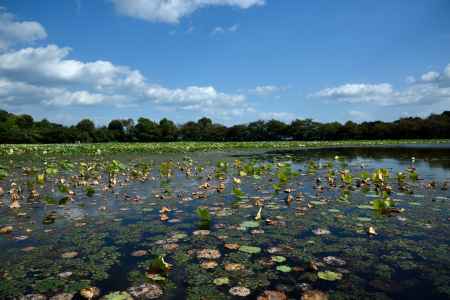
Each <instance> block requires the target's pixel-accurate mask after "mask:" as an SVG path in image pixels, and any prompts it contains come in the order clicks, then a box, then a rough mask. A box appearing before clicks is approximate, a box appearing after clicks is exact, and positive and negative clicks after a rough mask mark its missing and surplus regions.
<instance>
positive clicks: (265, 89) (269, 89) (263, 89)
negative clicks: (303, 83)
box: [248, 85, 287, 96]
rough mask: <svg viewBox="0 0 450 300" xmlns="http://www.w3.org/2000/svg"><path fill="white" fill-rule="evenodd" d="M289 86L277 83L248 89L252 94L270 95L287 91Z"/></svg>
mask: <svg viewBox="0 0 450 300" xmlns="http://www.w3.org/2000/svg"><path fill="white" fill-rule="evenodd" d="M286 89H287V88H286V87H282V86H276V85H259V86H257V87H255V88H253V89H250V90H248V92H249V93H250V94H253V95H258V96H268V95H271V94H275V93H278V92H282V91H285V90H286Z"/></svg>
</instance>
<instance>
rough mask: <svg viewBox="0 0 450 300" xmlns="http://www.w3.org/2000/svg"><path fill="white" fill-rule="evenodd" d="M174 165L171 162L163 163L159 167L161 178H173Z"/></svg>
mask: <svg viewBox="0 0 450 300" xmlns="http://www.w3.org/2000/svg"><path fill="white" fill-rule="evenodd" d="M172 168H173V163H172V162H171V161H165V162H162V163H161V164H160V166H159V174H160V175H161V177H171V176H172Z"/></svg>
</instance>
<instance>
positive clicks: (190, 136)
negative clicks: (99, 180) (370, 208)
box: [0, 110, 450, 144]
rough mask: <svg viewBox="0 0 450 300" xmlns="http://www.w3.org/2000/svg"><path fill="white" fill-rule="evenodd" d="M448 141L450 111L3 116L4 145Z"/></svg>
mask: <svg viewBox="0 0 450 300" xmlns="http://www.w3.org/2000/svg"><path fill="white" fill-rule="evenodd" d="M415 138H417V139H432V138H450V111H445V112H443V113H441V114H432V115H430V116H429V117H427V118H418V117H414V118H413V117H409V118H401V119H399V120H396V121H393V122H382V121H374V122H362V123H355V122H352V121H348V122H346V123H344V124H341V123H339V122H331V123H319V122H315V121H313V120H311V119H302V120H295V121H292V122H291V123H290V124H286V123H283V122H281V121H277V120H270V121H255V122H251V123H248V124H240V125H234V126H229V127H227V126H224V125H221V124H217V123H213V121H212V120H211V119H209V118H201V119H199V120H198V121H197V122H193V121H191V122H187V123H184V124H179V125H178V124H175V123H174V122H173V121H170V120H168V119H165V118H164V119H162V120H161V121H159V122H154V121H152V120H149V119H147V118H140V119H139V120H138V121H137V122H136V123H135V122H134V120H132V119H128V120H112V121H111V122H110V123H109V124H108V126H101V127H96V126H95V124H94V122H92V121H91V120H89V119H84V120H81V121H80V122H79V123H78V124H76V125H74V126H63V125H60V124H55V123H51V122H49V121H48V120H46V119H43V120H41V121H35V120H34V119H33V117H31V116H30V115H15V114H12V113H8V112H7V111H4V110H0V143H2V144H7V143H10V144H15V143H17V144H18V143H75V142H82V143H92V142H94V143H102V142H169V141H276V140H302V141H312V140H317V141H319V140H351V139H359V140H373V139H415Z"/></svg>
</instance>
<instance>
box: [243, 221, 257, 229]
mask: <svg viewBox="0 0 450 300" xmlns="http://www.w3.org/2000/svg"><path fill="white" fill-rule="evenodd" d="M241 227H245V228H256V227H259V222H257V221H245V222H243V223H242V224H241Z"/></svg>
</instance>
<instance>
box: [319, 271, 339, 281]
mask: <svg viewBox="0 0 450 300" xmlns="http://www.w3.org/2000/svg"><path fill="white" fill-rule="evenodd" d="M317 277H319V278H320V279H323V280H327V281H336V280H341V279H342V274H341V273H336V272H333V271H325V272H318V273H317Z"/></svg>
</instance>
